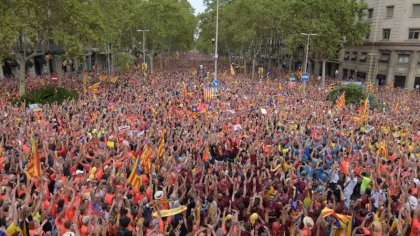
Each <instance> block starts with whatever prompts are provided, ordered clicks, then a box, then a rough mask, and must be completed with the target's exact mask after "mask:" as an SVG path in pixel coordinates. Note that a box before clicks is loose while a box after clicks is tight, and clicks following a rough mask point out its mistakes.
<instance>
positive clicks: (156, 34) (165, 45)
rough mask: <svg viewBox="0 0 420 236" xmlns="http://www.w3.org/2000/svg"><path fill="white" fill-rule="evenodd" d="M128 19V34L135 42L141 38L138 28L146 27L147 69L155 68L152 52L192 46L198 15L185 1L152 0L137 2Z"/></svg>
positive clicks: (171, 50)
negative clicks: (130, 18) (148, 56)
mask: <svg viewBox="0 0 420 236" xmlns="http://www.w3.org/2000/svg"><path fill="white" fill-rule="evenodd" d="M135 12H136V14H135V15H134V16H133V19H132V20H131V26H130V27H129V29H130V31H131V32H130V35H133V41H134V42H136V41H137V42H142V35H141V34H140V33H138V32H136V30H137V29H146V30H149V31H148V32H147V34H146V35H147V49H148V51H149V55H150V69H151V72H152V73H153V70H154V63H153V62H154V56H155V54H157V55H158V56H159V58H160V59H161V60H160V61H161V66H162V56H163V54H165V53H166V54H170V53H173V52H177V51H186V50H189V49H191V48H192V46H193V43H194V33H195V29H196V26H197V19H196V17H195V15H194V10H193V8H192V7H191V5H190V3H189V2H188V1H185V0H184V1H178V0H153V1H148V2H141V3H139V4H138V5H137V6H136V10H135Z"/></svg>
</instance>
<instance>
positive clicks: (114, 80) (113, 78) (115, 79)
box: [108, 76, 118, 84]
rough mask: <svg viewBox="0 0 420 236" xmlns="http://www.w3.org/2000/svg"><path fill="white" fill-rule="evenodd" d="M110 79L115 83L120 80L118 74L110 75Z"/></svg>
mask: <svg viewBox="0 0 420 236" xmlns="http://www.w3.org/2000/svg"><path fill="white" fill-rule="evenodd" d="M108 81H109V82H111V83H113V84H115V83H117V81H118V76H111V77H109V79H108Z"/></svg>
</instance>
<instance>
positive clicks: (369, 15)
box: [368, 8, 373, 20]
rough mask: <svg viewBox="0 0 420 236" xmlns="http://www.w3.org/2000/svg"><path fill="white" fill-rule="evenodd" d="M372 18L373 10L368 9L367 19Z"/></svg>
mask: <svg viewBox="0 0 420 236" xmlns="http://www.w3.org/2000/svg"><path fill="white" fill-rule="evenodd" d="M372 18H373V8H371V9H368V19H369V20H371V19H372Z"/></svg>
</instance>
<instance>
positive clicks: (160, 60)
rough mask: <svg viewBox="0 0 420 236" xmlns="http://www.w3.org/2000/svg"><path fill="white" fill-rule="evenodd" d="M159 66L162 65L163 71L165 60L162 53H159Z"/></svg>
mask: <svg viewBox="0 0 420 236" xmlns="http://www.w3.org/2000/svg"><path fill="white" fill-rule="evenodd" d="M159 64H160V69H161V70H163V58H162V54H161V53H159Z"/></svg>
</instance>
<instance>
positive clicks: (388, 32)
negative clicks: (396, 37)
mask: <svg viewBox="0 0 420 236" xmlns="http://www.w3.org/2000/svg"><path fill="white" fill-rule="evenodd" d="M390 36H391V29H383V31H382V39H389V37H390Z"/></svg>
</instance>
